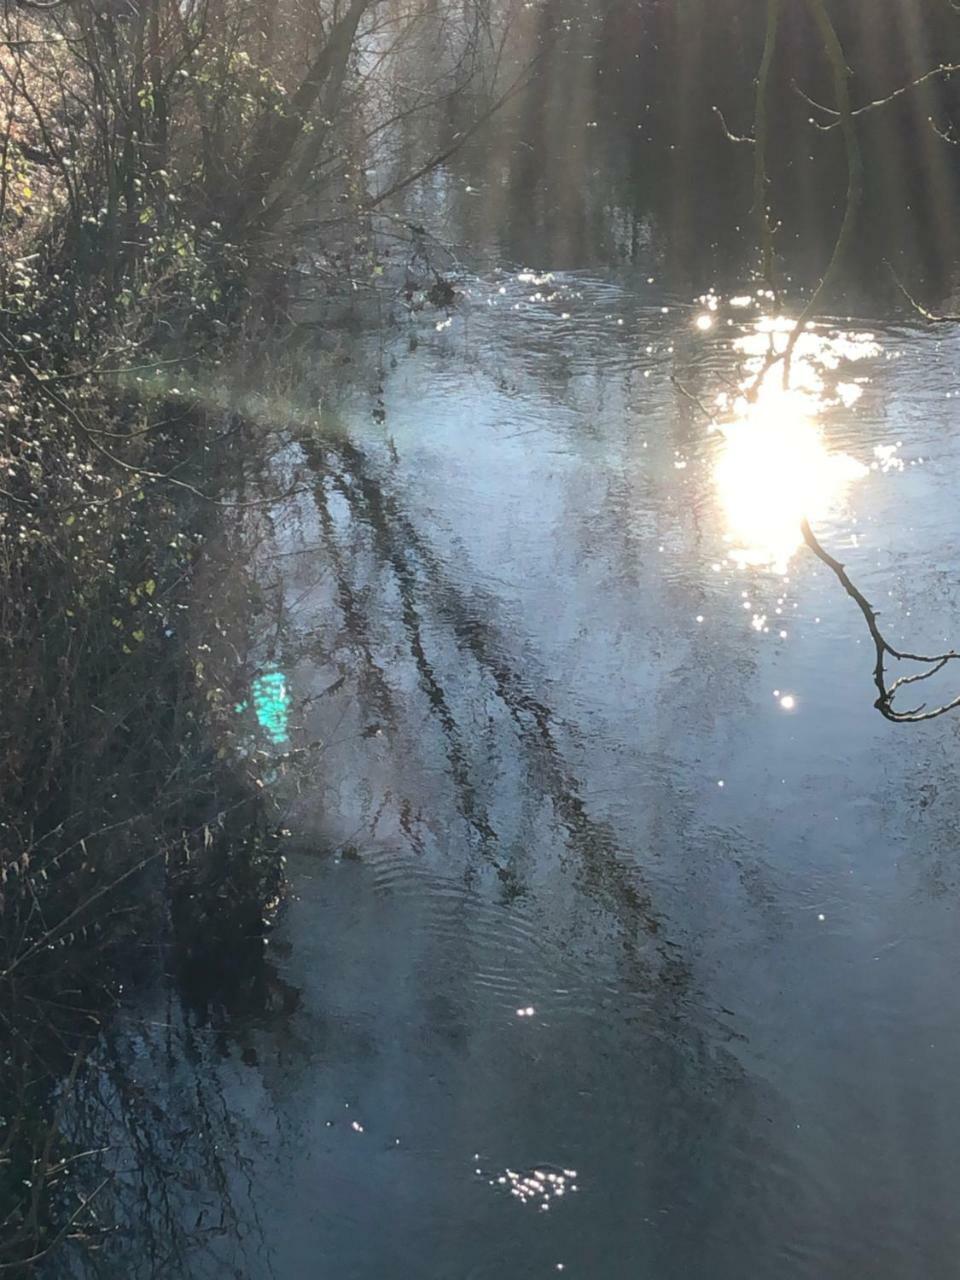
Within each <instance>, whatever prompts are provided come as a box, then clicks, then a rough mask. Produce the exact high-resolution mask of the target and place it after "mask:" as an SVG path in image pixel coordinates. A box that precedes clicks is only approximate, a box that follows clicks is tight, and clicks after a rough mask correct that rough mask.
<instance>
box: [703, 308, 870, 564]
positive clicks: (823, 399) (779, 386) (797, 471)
mask: <svg viewBox="0 0 960 1280" xmlns="http://www.w3.org/2000/svg"><path fill="white" fill-rule="evenodd" d="M791 329H792V322H791V321H789V320H786V319H770V318H768V319H765V320H761V321H760V322H758V323H757V324H756V325H755V326H754V327H753V328H752V329H751V331H750V332H749V333H748V334H747V335H746V336H744V337H742V338H740V339H738V340H737V341H736V342H735V344H734V347H735V350H737V351H738V352H740V353H741V354H742V355H743V356H744V357H745V363H744V375H745V376H744V379H743V382H742V383H741V386H740V391H741V394H739V395H737V396H727V395H724V396H721V397H720V399H719V401H718V407H719V409H720V412H721V420H720V424H719V429H720V432H721V434H722V437H723V443H722V447H721V450H720V454H719V457H718V459H717V462H716V466H715V471H714V479H715V482H716V486H717V491H718V493H719V496H720V500H721V503H722V506H723V510H724V513H725V516H726V525H727V529H726V538H727V541H728V543H729V544H730V551H729V555H730V558H731V559H733V560H735V561H737V562H738V563H740V564H744V565H756V566H760V567H764V568H770V569H773V570H774V571H776V572H778V573H786V571H787V565H788V564H789V561H790V558H791V556H792V555H793V554H794V552H795V551H796V550H797V548H798V547H799V546H800V543H801V541H802V534H801V531H800V525H801V521H802V520H803V519H804V518H806V519H808V520H809V521H810V522H811V523H815V522H816V521H818V520H823V519H825V518H827V517H829V516H831V515H833V514H835V513H836V512H837V510H838V509H839V508H840V507H841V505H842V502H843V499H844V497H845V495H846V493H847V491H848V489H849V487H850V485H851V484H852V483H853V482H854V481H855V480H858V479H860V477H862V476H864V475H866V473H867V468H866V467H865V466H863V464H862V463H860V462H858V461H857V460H856V459H854V458H852V457H850V456H849V455H848V454H845V453H840V452H835V451H833V450H831V449H830V447H829V445H828V443H827V441H826V439H825V437H824V434H823V429H822V427H821V425H820V422H819V418H820V416H821V415H822V413H823V412H824V410H825V409H827V408H829V407H831V406H834V405H837V404H838V403H839V404H844V405H846V406H847V407H849V404H850V403H851V395H850V390H849V388H850V386H851V385H852V384H849V383H844V384H841V385H842V386H843V388H844V390H843V393H841V394H838V393H837V390H836V388H834V389H833V391H830V390H829V389H828V387H827V380H826V376H825V375H827V374H828V373H829V372H832V371H834V370H836V369H838V368H839V367H840V366H841V364H842V363H844V362H847V361H852V360H862V359H865V358H867V357H872V356H876V354H877V351H878V348H877V346H876V344H875V343H874V341H873V339H872V338H871V336H870V335H868V334H850V333H841V334H827V333H821V332H818V331H816V330H815V329H813V328H808V329H807V330H805V331H804V333H803V334H802V335H801V337H800V339H799V341H798V342H797V344H796V347H795V349H794V353H793V357H792V361H791V369H790V385H789V386H788V387H786V388H785V387H784V386H783V365H782V362H779V361H778V362H777V363H775V364H773V365H772V366H771V367H769V368H766V369H765V363H766V361H767V356H768V354H769V352H770V350H771V348H773V350H775V351H777V352H781V353H782V352H783V350H784V348H785V347H786V344H787V341H788V339H789V336H790V332H791ZM758 377H759V378H760V382H759V385H758V386H757V389H756V395H754V396H752V397H751V396H748V394H747V391H748V389H749V388H750V387H751V386H752V385H753V383H754V382H755V380H756V379H757V378H758ZM857 389H858V390H859V388H857Z"/></svg>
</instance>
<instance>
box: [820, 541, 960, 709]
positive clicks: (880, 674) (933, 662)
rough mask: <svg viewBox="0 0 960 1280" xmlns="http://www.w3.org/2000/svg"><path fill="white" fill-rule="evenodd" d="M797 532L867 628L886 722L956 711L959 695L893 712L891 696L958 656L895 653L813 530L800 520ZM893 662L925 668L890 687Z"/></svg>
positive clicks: (858, 592) (861, 596) (867, 606)
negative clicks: (928, 705) (889, 662)
mask: <svg viewBox="0 0 960 1280" xmlns="http://www.w3.org/2000/svg"><path fill="white" fill-rule="evenodd" d="M800 530H801V532H802V534H803V540H804V542H805V543H806V544H807V546H808V547H809V548H810V550H811V551H812V552H813V554H814V555H815V556H816V557H817V559H818V560H820V561H821V562H822V563H823V564H825V565H826V566H827V568H828V569H829V570H830V571H831V573H833V575H834V576H835V577H836V579H837V581H838V582H839V583H840V585H841V586H842V587H843V589H844V591H846V593H847V595H848V596H849V597H850V599H851V600H853V601H854V603H855V604H856V605H857V608H858V609H859V610H860V612H861V613H862V614H863V619H864V621H865V622H866V624H867V630H868V631H869V632H870V639H871V640H872V641H873V647H874V651H875V653H876V662H875V664H874V668H873V683H874V684H875V685H876V687H877V699H876V701H875V702H874V704H873V705H874V706H875V707H876V708H877V710H878V711H879V712H880V714H881V715H882V716H883V717H884V718H885V719H886V720H892V721H894V722H895V723H897V724H904V723H916V722H917V721H919V720H935V719H936V718H937V717H938V716H942V715H946V713H947V712H948V711H953V710H954V708H956V707H960V694H958V695H957V697H955V698H953V699H951V700H950V701H949V702H945V703H943V704H942V705H941V706H939V707H934V708H933V709H932V710H927V709H926V706H925V704H921V705H920V706H919V707H914V708H913V709H912V710H910V711H897V710H895V708H894V706H893V700H894V695H895V694H896V692H897V690H898V689H899V688H901V687H902V686H903V685H905V684H916V683H918V682H920V681H922V680H929V679H930V677H931V676H933V675H936V674H937V672H938V671H942V670H943V668H944V667H945V666H946V665H947V663H948V662H954V661H956V660H957V659H960V653H958V652H956V651H955V650H953V649H951V650H949V652H947V653H937V654H933V655H930V654H919V653H905V652H904V651H902V650H900V649H895V648H894V647H893V645H892V644H890V642H889V641H888V640H887V639H886V637H885V636H884V634H883V632H882V631H881V630H880V625H879V623H878V622H877V613H876V610H875V609H874V607H873V605H871V603H870V601H869V600H868V599H867V598H866V596H865V595H864V594H863V592H862V591H861V590H860V588H859V587H857V585H856V584H855V583H854V582H853V581H852V580H851V578H850V576H849V574H848V573H847V571H846V568H845V566H844V565H842V564H841V563H840V561H839V560H837V559H835V558H834V557H833V556H832V555H830V553H829V551H827V550H825V549H824V547H823V546H822V544H821V543H820V541H819V540H818V538H817V537H816V535H815V534H814V532H813V530H812V529H811V528H810V522H809V521H808V520H807V519H806V517H804V519H803V520H801V522H800ZM888 657H889V658H894V659H896V660H897V661H898V662H922V663H924V664H926V665H927V666H928V667H929V670H927V671H919V672H917V673H915V674H914V675H909V676H901V677H900V678H899V679H897V680H894V681H893V683H892V684H890V685H888V684H887V675H886V660H887V658H888Z"/></svg>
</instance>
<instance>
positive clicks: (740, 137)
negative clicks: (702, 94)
mask: <svg viewBox="0 0 960 1280" xmlns="http://www.w3.org/2000/svg"><path fill="white" fill-rule="evenodd" d="M713 111H714V114H715V115H716V117H717V119H718V120H719V121H720V128H721V129H722V130H723V136H724V137H725V138H726V139H727V141H728V142H737V143H740V144H741V145H742V146H745V147H752V146H754V145H755V144H756V138H749V137H747V136H745V135H744V134H742V133H734V132H733V131H732V130H731V128H730V126H729V125H728V124H727V121H726V117H725V116H724V114H723V112H722V111H721V110H720V108H719V107H714V108H713Z"/></svg>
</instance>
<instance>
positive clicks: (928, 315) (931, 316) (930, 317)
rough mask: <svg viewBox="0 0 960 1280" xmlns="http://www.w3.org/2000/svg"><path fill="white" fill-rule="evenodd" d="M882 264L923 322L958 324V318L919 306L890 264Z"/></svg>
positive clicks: (959, 318)
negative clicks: (938, 313)
mask: <svg viewBox="0 0 960 1280" xmlns="http://www.w3.org/2000/svg"><path fill="white" fill-rule="evenodd" d="M884 262H885V265H886V268H887V270H888V271H889V272H890V274H891V275H892V276H893V282H894V284H895V285H896V286H897V288H898V289H899V290H900V292H901V293H902V294H903V296H904V297H905V298H906V300H907V301H908V302H909V303H910V305H911V307H913V309H914V311H916V312H917V314H918V315H921V316H923V318H924V320H926V321H927V323H928V324H957V323H960V316H950V315H937V314H936V313H935V312H933V311H928V310H927V308H926V307H924V306H921V305H920V303H919V302H918V301H917V300H916V298H915V297H914V296H913V294H912V293H910V292H909V291H908V290H907V287H906V285H905V284H904V283H903V282H902V280H901V279H900V277H899V276H898V275H897V273H896V271H894V269H893V266H892V264H891V263H889V262H886V259H884Z"/></svg>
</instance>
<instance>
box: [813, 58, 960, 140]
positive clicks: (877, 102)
mask: <svg viewBox="0 0 960 1280" xmlns="http://www.w3.org/2000/svg"><path fill="white" fill-rule="evenodd" d="M955 71H960V63H958V62H950V63H948V62H945V63H941V65H940V66H939V67H934V68H933V69H932V70H931V71H927V72H925V73H924V74H923V75H922V76H918V77H917V78H916V80H911V81H910V83H909V84H905V85H901V86H900V88H899V89H894V91H893V93H888V94H887V96H886V97H885V98H875V99H874V100H873V102H866V103H864V105H863V106H862V107H857V108H856V109H855V110H853V111H851V113H850V114H851V115H853V116H862V115H866V113H867V112H868V111H876V110H877V108H878V107H885V106H886V105H887V104H888V103H890V102H893V101H894V100H895V99H897V98H902V97H903V95H904V94H905V93H909V92H910V90H911V89H916V88H918V87H919V86H920V85H922V84H924V83H925V82H926V81H927V80H932V79H934V78H935V77H936V76H950V75H952V74H953V72H955ZM791 84H792V85H793V88H794V90H795V92H796V93H798V94H799V95H800V97H801V98H802V99H803V100H804V102H806V103H807V104H808V105H809V106H811V107H814V108H815V109H816V110H817V111H822V112H823V113H824V115H827V116H832V117H833V119H832V120H831V121H830V123H829V124H821V123H820V121H819V120H811V121H810V123H811V124H812V125H815V126H816V128H818V129H820V130H821V131H822V132H823V133H826V132H828V131H829V130H830V129H836V128H837V127H838V125H840V124H841V119H840V112H839V111H836V110H834V108H833V107H826V106H824V104H823V103H822V102H817V101H816V100H815V99H814V98H811V97H810V95H809V94H807V93H804V91H803V90H802V89H801V88H800V86H799V85H798V84H797V82H796V81H795V80H793V81H791Z"/></svg>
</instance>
